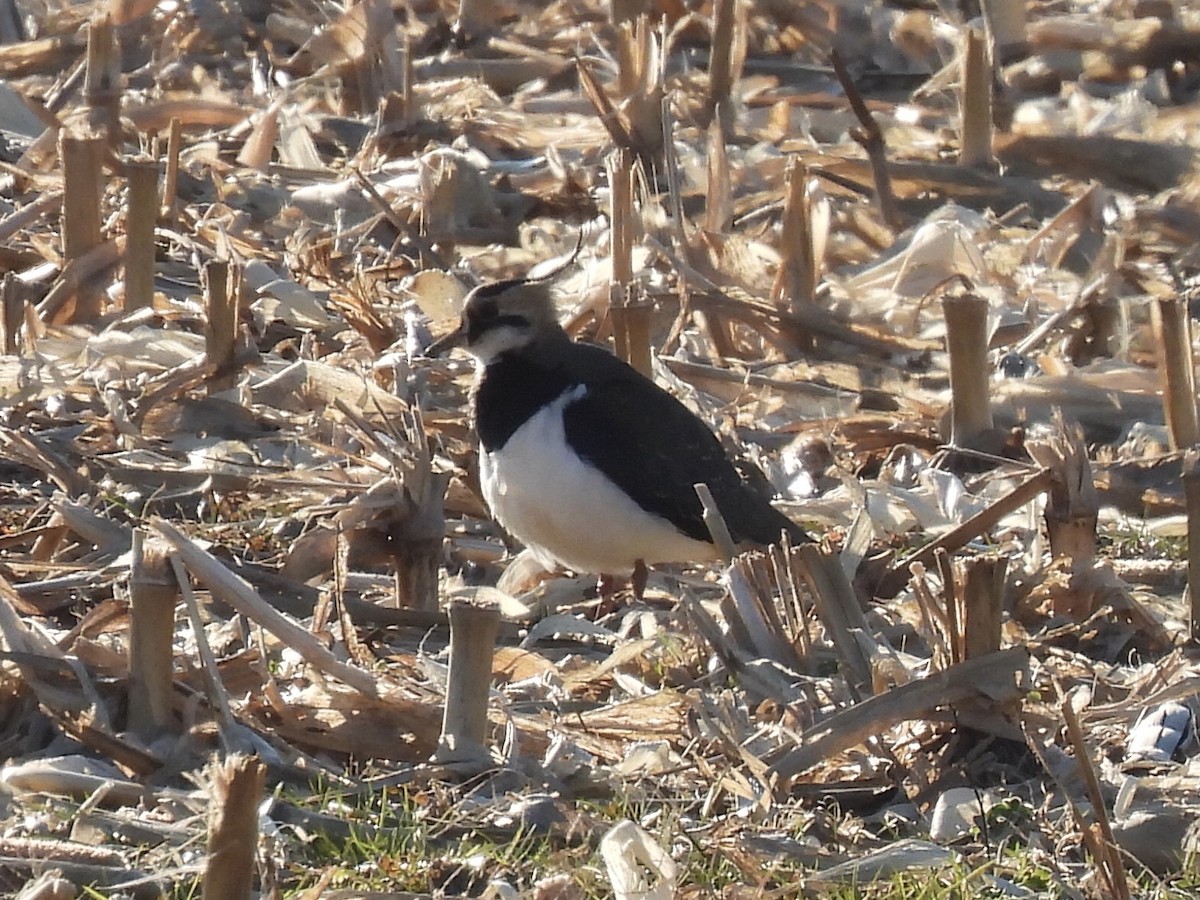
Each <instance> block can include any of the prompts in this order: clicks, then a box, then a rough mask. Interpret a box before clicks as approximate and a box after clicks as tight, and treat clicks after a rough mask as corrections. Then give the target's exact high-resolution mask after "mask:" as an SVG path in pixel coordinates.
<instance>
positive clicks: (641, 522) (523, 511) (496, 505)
mask: <svg viewBox="0 0 1200 900" xmlns="http://www.w3.org/2000/svg"><path fill="white" fill-rule="evenodd" d="M585 390H586V389H585V388H583V387H582V386H581V387H577V388H575V389H574V390H573V391H570V392H568V393H567V394H565V395H563V396H562V397H559V398H558V399H557V400H555V401H554V402H553V403H552V404H550V405H549V406H548V407H546V408H545V409H543V410H542V411H541V412H539V413H537V414H536V415H534V416H532V417H531V418H530V419H529V420H528V421H527V422H526V423H525V424H524V425H522V426H521V427H520V428H518V429H517V430H516V431H515V432H514V433H513V435H512V437H510V438H509V439H508V442H507V443H506V444H505V445H504V446H503V447H502V448H501V449H499V450H497V451H495V452H493V453H487V452H484V453H482V454H481V459H480V466H479V480H480V482H481V485H482V487H483V496H484V499H485V500H486V501H487V504H488V506H489V507H490V508H491V510H492V515H494V516H495V517H496V519H497V521H499V522H500V524H501V525H503V526H504V527H505V528H506V529H507V530H508V532H509V533H510V534H512V535H513V536H514V537H516V538H518V539H519V540H520V541H522V542H523V543H524V544H525V545H526V546H527V547H529V548H530V549H531V550H532V551H533V552H534V554H535V555H536V556H537V557H538V559H539V561H540V562H542V563H543V564H544V565H547V566H553V565H554V564H555V563H558V564H560V565H562V566H564V567H566V568H568V569H571V570H573V571H575V572H587V573H597V574H598V573H604V574H607V575H627V574H629V573H630V572H632V571H633V568H634V565H635V563H636V562H637V561H638V560H639V559H640V560H643V561H644V562H647V563H658V562H687V561H699V560H707V559H713V558H715V556H716V553H715V551H714V549H713V546H712V545H711V544H709V543H707V542H706V541H697V540H693V539H692V538H689V537H687V536H686V535H684V534H681V533H680V532H679V531H678V530H677V529H676V528H675V526H674V525H672V524H671V523H670V522H668V521H667V520H666V519H663V518H661V517H659V516H655V515H652V514H650V513H648V512H646V511H645V510H644V509H642V508H641V507H640V506H638V505H637V504H636V503H634V502H633V500H631V499H630V498H629V497H628V496H627V495H626V494H625V493H623V492H622V491H621V490H620V489H618V488H617V486H616V485H615V484H613V483H612V482H611V481H609V480H608V478H606V477H605V476H604V475H603V474H601V473H600V471H599V470H597V469H595V468H593V467H592V466H590V465H588V464H587V463H585V462H584V461H583V460H581V459H580V458H579V457H578V456H576V455H575V454H574V453H572V452H570V451H569V448H568V447H567V442H566V437H565V435H564V433H563V418H562V411H563V408H564V407H565V406H567V404H569V403H571V402H573V401H574V400H576V399H578V398H579V397H581V396H583V392H584V391H585Z"/></svg>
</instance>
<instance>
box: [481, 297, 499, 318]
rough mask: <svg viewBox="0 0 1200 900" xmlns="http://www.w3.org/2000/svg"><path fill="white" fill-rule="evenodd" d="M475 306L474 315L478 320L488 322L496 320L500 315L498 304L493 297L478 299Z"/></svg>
mask: <svg viewBox="0 0 1200 900" xmlns="http://www.w3.org/2000/svg"><path fill="white" fill-rule="evenodd" d="M477 299H478V302H477V303H476V304H475V313H476V314H477V315H478V316H479V318H480V319H482V320H484V321H488V320H490V319H494V318H496V316H497V315H499V313H500V307H499V304H497V303H496V298H495V297H479V298H477Z"/></svg>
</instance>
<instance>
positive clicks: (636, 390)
mask: <svg viewBox="0 0 1200 900" xmlns="http://www.w3.org/2000/svg"><path fill="white" fill-rule="evenodd" d="M557 271H561V267H560V269H559V270H556V271H555V272H552V273H550V274H548V275H546V276H542V277H540V278H532V277H526V278H514V279H507V280H502V281H494V282H487V283H484V284H481V285H479V286H477V287H475V288H474V289H472V290H471V291H470V292H469V293H468V294H467V296H466V298H465V300H464V302H463V307H462V311H461V315H460V318H459V323H458V327H457V328H455V329H454V330H453V331H451V332H449V333H447V334H446V335H445V336H443V337H441V338H440V339H438V340H436V341H434V342H433V343H432V344H431V345H430V346H429V347H428V348H427V351H426V352H427V354H428V355H429V356H431V357H432V356H439V355H442V354H444V353H446V352H448V351H449V350H451V349H453V348H456V347H461V348H463V349H465V350H466V352H467V353H469V354H470V355H471V356H472V357H474V362H475V379H474V383H473V385H472V387H471V392H470V406H471V419H472V423H473V428H474V431H475V433H476V435H477V437H478V439H479V481H480V487H481V489H482V493H483V497H484V500H485V501H486V503H487V506H488V508H489V509H490V511H491V513H492V515H493V516H494V518H495V519H496V520H497V521H498V522H499V524H500V525H501V526H502V527H503V528H504V529H505V530H506V531H507V532H508V533H509V534H511V535H512V536H513V537H515V538H517V539H518V540H519V541H521V542H522V543H523V544H524V545H525V546H526V547H527V548H528V549H529V550H530V551H531V552H532V554H533V555H534V557H535V558H536V559H537V560H538V562H540V563H541V564H542V565H543V566H545V567H546V568H547V569H549V570H553V569H554V568H556V566H561V567H563V568H566V569H569V570H571V571H574V572H576V573H577V574H593V575H598V576H600V581H599V584H600V593H601V596H602V598H603V597H604V595H605V593H606V588H607V589H608V590H609V591H611V590H612V586H613V585H614V584H615V583H616V581H617V579H619V578H630V579H631V583H632V588H633V593H634V595H635V596H636V597H637V598H638V599H641V597H642V592H643V591H644V589H645V585H646V578H647V569H646V566H647V565H648V564H649V565H653V564H655V563H685V562H697V563H698V562H705V561H711V560H714V559H718V558H719V557H720V555H721V554H720V551H719V550H718V548H717V546H716V545H715V544H714V542H713V539H712V537H711V535H710V534H709V529H708V527H707V526H706V524H705V520H704V508H703V504H702V503H701V501H700V499H699V497H698V496H697V493H696V490H695V487H694V486H695V485H696V484H697V483H701V482H703V483H704V484H706V485H708V488H709V491H710V492H711V494H712V496H713V499H714V500H715V502H716V506H717V509H718V510H719V511H720V513H721V515H722V518H723V519H724V521H725V523H726V525H727V527H728V529H729V532H730V536H731V537H732V538H733V541H734V542H735V544H737V545H738V546H745V545H747V544H749V545H758V546H765V545H768V544H777V543H779V542H780V540H781V538H782V536H783V535H784V534H787V535H788V537H789V538H790V539H791V541H792V542H793V543H801V542H806V541H810V540H812V538H811V537H810V536H809V534H808V533H807V532H806V531H805V530H804V529H803V528H801V527H800V526H799V525H797V524H796V523H795V522H793V521H792V520H791V519H789V518H788V517H787V516H785V515H784V514H783V513H781V512H780V511H779V510H777V509H775V507H774V506H772V505H771V504H770V502H769V501H768V500H767V499H766V498H765V497H764V496H762V494H760V493H758V492H757V491H756V490H755V489H753V488H751V486H750V485H749V484H747V483H746V481H744V480H743V478H742V477H741V475H740V474H739V472H738V469H737V468H736V466H735V465H734V464H733V462H731V461H730V459H729V457H728V456H727V455H726V453H725V450H724V448H723V447H722V445H721V442H720V440H719V439H718V438H717V436H716V435H715V434H714V433H713V431H712V430H711V429H710V428H709V426H708V425H706V424H705V423H704V421H703V420H702V419H700V418H699V417H698V416H696V415H695V414H694V413H693V412H692V411H691V410H689V409H688V408H687V407H686V406H685V405H684V404H683V403H682V402H680V401H679V400H678V399H677V398H676V397H675V396H674V395H672V394H671V393H669V392H668V391H666V390H664V389H663V388H662V387H660V386H659V385H657V384H656V383H655V382H654V381H652V380H651V379H650V378H647V377H646V376H645V375H643V374H642V373H641V372H639V371H638V370H637V369H635V368H633V367H632V366H630V365H628V364H627V363H625V362H624V361H623V360H621V359H619V358H618V357H616V356H615V355H613V354H612V353H610V352H609V351H608V350H607V349H606V348H604V347H602V346H599V345H595V344H587V343H582V342H577V341H574V340H572V339H571V337H570V336H569V335H568V334H567V332H566V331H565V330H564V329H563V328H562V326H561V325H560V323H559V321H558V318H557V314H556V311H555V305H554V296H553V293H552V289H551V284H550V281H551V279H552V278H553V276H554V275H556V274H557Z"/></svg>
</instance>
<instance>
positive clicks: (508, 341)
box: [467, 325, 529, 367]
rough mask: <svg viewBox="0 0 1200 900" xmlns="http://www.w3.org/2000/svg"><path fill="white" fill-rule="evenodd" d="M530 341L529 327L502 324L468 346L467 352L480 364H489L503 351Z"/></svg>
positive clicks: (490, 329) (513, 348)
mask: <svg viewBox="0 0 1200 900" xmlns="http://www.w3.org/2000/svg"><path fill="white" fill-rule="evenodd" d="M527 343H529V328H516V327H514V326H512V325H501V326H500V327H498V328H489V329H488V330H487V331H485V332H484V333H483V335H482V336H480V338H479V340H477V341H474V342H473V343H471V344H470V345H468V347H467V352H468V353H470V354H471V355H472V356H473V357H475V359H477V360H478V361H479V365H480V366H485V367H486V366H487V364H488V363H490V362H491V361H492V360H494V359H495V358H496V357H497V356H499V355H500V354H501V353H505V352H507V351H509V350H515V349H516V348H517V347H521V346H524V345H525V344H527Z"/></svg>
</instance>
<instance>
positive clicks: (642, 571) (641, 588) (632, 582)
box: [629, 559, 650, 602]
mask: <svg viewBox="0 0 1200 900" xmlns="http://www.w3.org/2000/svg"><path fill="white" fill-rule="evenodd" d="M649 577H650V573H649V571H647V569H646V563H645V560H641V559H639V560H638V561H637V562H635V563H634V564H633V574H632V575H630V576H629V586H630V587H632V588H633V596H635V597H637V599H638V601H639V602H640V601H641V600H642V595H643V594H645V593H646V580H647V579H648V578H649Z"/></svg>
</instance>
